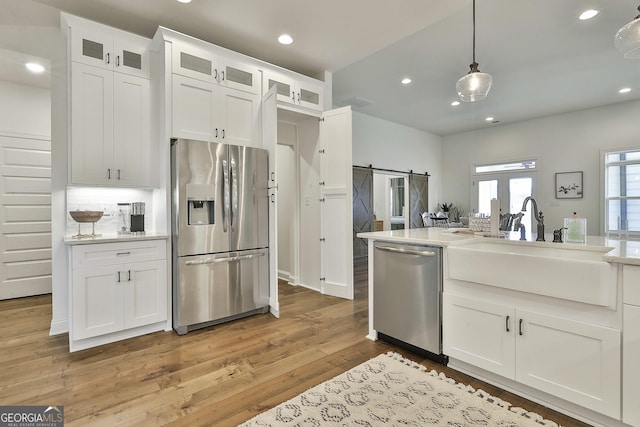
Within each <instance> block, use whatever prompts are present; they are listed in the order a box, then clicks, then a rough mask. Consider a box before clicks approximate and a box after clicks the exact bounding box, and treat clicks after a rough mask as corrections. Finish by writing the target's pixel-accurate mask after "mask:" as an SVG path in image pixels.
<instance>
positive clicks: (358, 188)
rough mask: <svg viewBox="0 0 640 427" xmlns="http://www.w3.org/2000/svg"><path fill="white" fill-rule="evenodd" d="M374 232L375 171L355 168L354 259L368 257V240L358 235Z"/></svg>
mask: <svg viewBox="0 0 640 427" xmlns="http://www.w3.org/2000/svg"><path fill="white" fill-rule="evenodd" d="M368 231H373V169H370V168H360V167H357V166H356V167H354V168H353V258H354V259H357V258H362V257H366V256H367V249H368V245H367V240H366V239H362V238H360V237H357V235H358V233H363V232H368Z"/></svg>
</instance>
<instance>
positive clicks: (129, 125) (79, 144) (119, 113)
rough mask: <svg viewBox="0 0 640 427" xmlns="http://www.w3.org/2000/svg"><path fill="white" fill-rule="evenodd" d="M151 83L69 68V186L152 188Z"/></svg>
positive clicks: (90, 68) (84, 67)
mask: <svg viewBox="0 0 640 427" xmlns="http://www.w3.org/2000/svg"><path fill="white" fill-rule="evenodd" d="M149 86H150V85H149V80H148V79H145V78H140V77H137V76H133V75H127V74H119V73H113V72H112V71H108V70H105V69H102V68H96V67H93V66H89V65H85V64H80V63H74V64H73V65H72V67H71V150H70V156H71V168H70V173H71V181H70V183H71V184H75V185H107V186H123V187H150V186H152V184H153V179H152V177H153V175H152V166H151V164H152V160H151V159H152V155H151V153H152V150H151V140H150V129H151V122H150V120H151V118H150V87H149Z"/></svg>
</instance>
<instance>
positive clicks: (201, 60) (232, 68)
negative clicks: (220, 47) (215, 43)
mask: <svg viewBox="0 0 640 427" xmlns="http://www.w3.org/2000/svg"><path fill="white" fill-rule="evenodd" d="M171 62H172V71H173V73H174V74H180V75H182V76H186V77H191V78H194V79H198V80H202V81H207V82H212V83H215V84H219V85H222V86H225V87H228V88H231V89H237V90H241V91H244V92H250V93H256V94H259V93H260V83H261V82H260V70H259V69H258V68H257V67H255V66H253V65H250V64H248V63H242V62H239V61H234V60H231V59H229V58H225V57H224V56H221V55H216V54H215V53H213V52H211V51H209V50H206V49H201V48H199V47H197V46H192V45H190V44H188V43H184V42H180V41H177V40H174V41H173V42H172V54H171Z"/></svg>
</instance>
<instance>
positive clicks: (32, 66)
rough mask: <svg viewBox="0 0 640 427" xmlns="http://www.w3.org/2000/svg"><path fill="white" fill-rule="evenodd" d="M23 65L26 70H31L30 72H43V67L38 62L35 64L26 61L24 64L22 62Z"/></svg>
mask: <svg viewBox="0 0 640 427" xmlns="http://www.w3.org/2000/svg"><path fill="white" fill-rule="evenodd" d="M24 65H25V67H27V70H29V71H31V72H32V73H38V74H39V73H43V72H44V67H43V66H42V65H40V64H37V63H35V62H27V63H26V64H24Z"/></svg>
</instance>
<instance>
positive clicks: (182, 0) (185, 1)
mask: <svg viewBox="0 0 640 427" xmlns="http://www.w3.org/2000/svg"><path fill="white" fill-rule="evenodd" d="M178 2H179V3H191V0H178Z"/></svg>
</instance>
